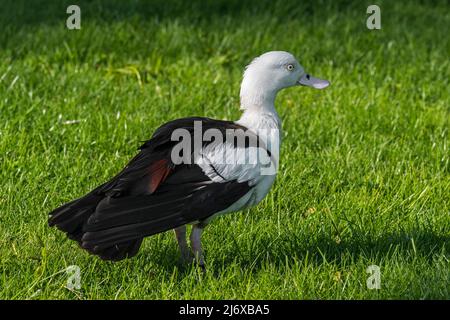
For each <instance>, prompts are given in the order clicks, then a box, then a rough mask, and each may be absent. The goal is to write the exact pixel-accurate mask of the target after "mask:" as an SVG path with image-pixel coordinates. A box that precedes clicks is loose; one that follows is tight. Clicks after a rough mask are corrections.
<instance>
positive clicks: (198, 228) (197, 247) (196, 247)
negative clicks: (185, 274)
mask: <svg viewBox="0 0 450 320" xmlns="http://www.w3.org/2000/svg"><path fill="white" fill-rule="evenodd" d="M202 232H203V225H198V224H196V225H194V226H193V227H192V232H191V246H192V251H193V252H194V258H195V260H196V261H197V263H198V265H199V266H200V267H201V268H202V269H203V271H204V270H205V261H204V258H203V251H202V243H201V236H202Z"/></svg>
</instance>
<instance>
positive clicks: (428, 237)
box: [148, 231, 450, 278]
mask: <svg viewBox="0 0 450 320" xmlns="http://www.w3.org/2000/svg"><path fill="white" fill-rule="evenodd" d="M449 252H450V237H449V236H440V235H436V234H434V233H432V232H427V231H416V232H411V233H398V234H386V235H383V236H380V237H376V238H375V237H369V236H367V237H359V238H357V237H355V238H351V239H343V240H341V241H336V240H335V239H332V238H327V237H323V238H319V239H316V240H314V241H310V242H307V241H304V240H303V239H300V238H298V237H296V236H295V235H294V236H292V234H291V235H289V236H288V235H285V236H281V237H278V238H276V237H268V238H264V239H261V240H259V241H258V244H257V245H256V246H255V247H254V248H253V249H251V250H250V249H243V248H239V247H234V246H226V247H224V250H223V251H222V252H220V254H219V258H216V260H215V261H213V263H210V264H208V256H211V255H208V252H206V266H207V268H208V269H209V270H211V268H212V271H213V273H214V274H218V273H220V270H221V269H223V266H227V265H232V264H235V265H236V264H237V265H238V266H239V267H240V268H241V269H242V270H247V271H248V270H251V272H252V273H257V272H258V271H259V270H260V269H262V268H263V267H264V265H267V264H272V265H274V266H275V267H281V268H282V267H284V266H286V263H288V264H291V263H293V262H294V261H295V260H297V261H302V260H303V259H306V258H307V259H308V263H313V264H315V265H321V264H333V265H336V266H337V267H343V266H345V265H349V263H350V264H351V263H354V262H356V261H358V260H359V259H360V258H363V259H365V260H368V261H373V262H374V263H376V262H377V261H380V262H382V261H387V260H389V259H391V258H392V257H394V256H395V257H401V258H402V259H404V260H408V259H414V258H415V257H421V258H422V259H425V260H426V261H429V262H432V261H433V257H434V255H435V254H442V253H444V254H446V255H447V254H448V253H449ZM179 257H180V256H179V252H178V251H177V250H176V248H174V247H170V248H158V249H157V250H156V251H154V252H153V253H152V254H151V256H149V258H148V259H150V260H151V261H153V263H156V264H158V265H159V266H161V267H162V268H163V269H165V270H166V271H167V272H172V271H173V270H174V267H177V268H178V271H179V272H180V273H179V278H182V277H184V276H185V275H187V274H189V272H190V270H191V267H190V266H183V265H182V264H180V258H179Z"/></svg>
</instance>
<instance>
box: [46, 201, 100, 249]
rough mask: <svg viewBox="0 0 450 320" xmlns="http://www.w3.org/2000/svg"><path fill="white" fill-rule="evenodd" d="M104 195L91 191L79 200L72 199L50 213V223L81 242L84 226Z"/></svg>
mask: <svg viewBox="0 0 450 320" xmlns="http://www.w3.org/2000/svg"><path fill="white" fill-rule="evenodd" d="M102 198H103V197H102V196H101V195H98V194H95V193H89V194H87V195H86V196H84V197H82V198H79V199H77V200H74V201H71V202H69V203H66V204H64V205H62V206H61V207H59V208H57V209H55V210H53V211H52V212H50V214H49V216H50V217H49V219H48V225H49V226H50V227H53V226H56V227H57V228H58V229H59V230H61V231H64V232H65V233H67V236H68V237H69V238H70V239H73V240H75V241H77V242H78V243H80V244H81V237H82V236H83V227H84V225H85V223H86V222H87V220H88V219H89V217H90V216H91V214H93V213H94V212H95V208H96V207H97V205H98V203H99V202H100V201H101V200H102Z"/></svg>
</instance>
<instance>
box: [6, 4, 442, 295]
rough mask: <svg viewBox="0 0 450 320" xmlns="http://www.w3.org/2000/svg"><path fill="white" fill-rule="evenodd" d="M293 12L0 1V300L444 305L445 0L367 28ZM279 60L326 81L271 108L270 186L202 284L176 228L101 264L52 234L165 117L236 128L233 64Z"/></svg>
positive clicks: (346, 11) (330, 11) (403, 8)
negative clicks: (71, 13) (262, 57)
mask: <svg viewBox="0 0 450 320" xmlns="http://www.w3.org/2000/svg"><path fill="white" fill-rule="evenodd" d="M299 2H300V1H262V0H261V1H257V0H254V1H241V0H232V1H226V0H219V1H213V0H210V1H195V0H194V1H175V0H164V1H163V0H157V1H119V0H111V1H109V0H108V1H107V0H95V1H81V0H77V1H66V0H64V1H50V0H46V1H44V0H40V1H25V0H2V2H1V4H0V8H1V10H0V30H1V31H0V181H1V183H0V299H27V298H31V299H92V298H94V299H155V298H160V299H161V298H162V299H177V298H181V299H192V298H193V299H196V298H204V299H242V298H247V299H254V298H267V299H279V298H283V299H377V298H381V299H386V298H388V299H393V298H400V299H411V298H424V299H431V298H438V299H442V298H447V299H449V298H450V261H449V259H450V170H449V167H450V163H449V154H450V152H449V142H450V139H449V119H450V106H449V102H450V99H449V77H450V63H449V52H450V40H449V39H450V37H449V36H448V31H449V29H448V27H449V25H450V5H449V4H448V2H447V1H377V4H378V5H379V6H380V7H381V18H382V29H381V30H374V31H370V30H368V29H367V28H366V18H367V16H368V15H367V14H366V8H367V6H368V5H370V4H372V2H371V1H311V3H310V4H308V3H306V1H302V2H301V3H299ZM74 3H76V4H78V5H79V6H80V7H81V11H82V22H81V30H73V31H69V30H68V29H67V28H66V27H65V20H66V18H67V16H68V15H67V14H66V8H67V6H68V5H69V4H74ZM270 50H286V51H290V52H292V53H294V54H295V55H296V56H297V57H298V58H299V60H300V62H301V63H302V64H303V65H304V66H305V68H306V69H307V70H308V71H309V72H311V74H313V75H316V76H319V77H323V78H326V79H329V80H330V81H331V82H332V86H331V87H329V88H327V90H324V91H315V90H313V89H309V88H303V87H302V88H300V87H299V88H292V89H290V90H287V91H285V92H283V93H282V94H281V95H280V96H279V97H278V99H277V108H278V111H279V114H280V116H281V118H282V120H283V131H284V141H283V145H282V150H281V168H280V169H281V170H280V172H279V176H278V178H277V182H276V185H275V187H274V188H273V189H272V191H271V193H270V194H269V195H268V196H267V198H266V199H265V200H264V201H263V202H262V203H260V204H259V205H258V206H257V207H255V208H253V209H251V210H248V211H245V212H240V213H236V214H231V215H227V216H223V217H220V218H219V219H218V220H216V221H214V222H213V223H212V224H211V225H210V226H208V228H207V229H206V232H205V234H204V237H203V242H204V246H205V250H206V259H207V272H206V274H204V275H202V274H201V272H200V271H199V270H197V269H196V268H195V267H182V266H181V265H180V264H179V260H178V259H179V256H178V251H177V245H176V242H175V239H174V236H173V234H172V233H171V232H168V233H165V234H160V235H157V236H154V237H152V238H148V239H146V240H145V241H144V244H143V247H142V248H141V250H140V252H139V254H138V255H137V256H136V257H135V258H133V259H130V260H125V261H122V262H119V263H110V262H103V261H101V260H99V259H98V258H96V257H93V256H90V255H88V254H87V253H85V252H84V251H83V250H81V249H79V248H78V247H77V245H76V244H75V243H74V242H72V241H69V240H68V239H66V237H65V236H64V235H63V234H62V233H61V232H58V231H57V230H56V229H50V228H49V227H48V226H47V214H48V212H49V211H50V210H52V209H53V208H55V207H57V206H59V205H61V204H62V203H64V202H66V201H68V200H71V199H73V198H75V197H78V196H80V195H82V194H84V193H85V192H87V191H89V190H91V189H92V188H93V187H95V186H96V185H98V184H100V183H101V182H104V181H105V180H107V179H108V178H110V177H111V176H112V175H114V174H115V173H117V172H118V170H120V169H121V168H122V167H123V166H124V165H125V164H126V163H127V161H128V160H129V159H130V157H132V156H133V155H134V154H135V153H136V148H137V147H138V146H139V144H140V143H141V141H143V140H146V139H148V138H149V137H150V136H151V134H152V132H153V130H155V129H156V128H157V127H158V125H160V124H162V123H163V122H165V121H168V120H170V119H174V118H178V117H183V116H194V115H199V116H208V117H215V118H223V119H225V118H226V119H237V118H238V117H239V115H240V111H239V99H238V94H239V84H240V80H241V74H242V71H243V68H244V66H245V65H246V64H247V63H248V62H249V61H250V60H251V58H252V57H254V56H257V55H259V54H261V53H262V52H265V51H270ZM70 265H77V266H79V267H80V270H81V289H80V290H68V289H67V288H66V287H65V286H66V284H67V279H68V274H66V273H65V268H67V267H68V266H70ZM370 265H377V266H379V267H380V270H381V289H379V290H370V289H368V288H367V286H366V279H367V278H368V276H369V274H368V273H366V268H367V267H368V266H370Z"/></svg>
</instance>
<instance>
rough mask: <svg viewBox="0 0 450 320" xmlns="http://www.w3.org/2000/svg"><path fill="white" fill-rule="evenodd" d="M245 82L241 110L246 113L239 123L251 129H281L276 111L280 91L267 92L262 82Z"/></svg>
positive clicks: (243, 82) (246, 80) (243, 83)
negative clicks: (276, 99)
mask: <svg viewBox="0 0 450 320" xmlns="http://www.w3.org/2000/svg"><path fill="white" fill-rule="evenodd" d="M250 80H254V79H247V78H246V77H244V80H243V81H242V84H241V92H240V98H241V109H242V110H243V111H244V113H243V114H242V116H241V119H239V121H238V123H239V124H241V125H243V126H245V127H247V128H249V129H280V128H281V123H280V119H279V117H278V114H277V111H276V110H275V98H276V96H277V93H278V90H275V89H272V90H267V89H265V88H267V86H265V85H264V83H261V81H250Z"/></svg>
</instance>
